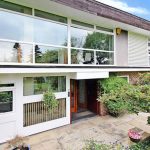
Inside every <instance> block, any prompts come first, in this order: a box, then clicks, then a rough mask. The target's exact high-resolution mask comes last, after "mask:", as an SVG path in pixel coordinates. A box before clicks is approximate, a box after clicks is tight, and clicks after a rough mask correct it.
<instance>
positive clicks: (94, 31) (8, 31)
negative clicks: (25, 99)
mask: <svg viewBox="0 0 150 150" xmlns="http://www.w3.org/2000/svg"><path fill="white" fill-rule="evenodd" d="M0 4H1V3H0ZM4 8H5V7H4ZM12 8H16V9H17V8H18V9H21V8H20V6H17V5H13V4H12ZM6 9H7V8H6ZM8 9H9V8H8ZM22 9H23V10H22V11H23V12H24V11H25V10H26V11H30V9H29V8H27V7H23V8H22ZM19 12H20V11H19ZM34 12H35V17H33V16H30V17H29V16H27V15H19V14H16V13H10V12H7V11H0V20H1V23H0V53H1V55H0V62H7V63H8V62H9V63H10V62H14V63H43V64H44V63H47V64H91V65H113V64H114V34H113V30H112V29H107V28H104V27H100V26H94V25H91V24H87V23H83V22H79V21H75V20H71V27H69V28H68V24H67V18H65V17H61V16H58V15H54V14H51V13H47V12H43V11H40V10H36V9H35V11H34ZM39 17H40V18H39ZM68 35H69V36H68ZM70 35H71V36H70ZM68 37H70V39H69V38H68ZM68 50H69V51H68ZM68 55H70V56H68ZM70 58H71V60H70ZM68 60H69V62H68Z"/></svg>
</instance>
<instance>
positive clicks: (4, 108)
mask: <svg viewBox="0 0 150 150" xmlns="http://www.w3.org/2000/svg"><path fill="white" fill-rule="evenodd" d="M12 102H13V92H12V91H3V92H0V113H3V112H9V111H12V109H13V106H12V105H13V104H12Z"/></svg>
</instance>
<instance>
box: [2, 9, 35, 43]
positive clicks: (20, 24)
mask: <svg viewBox="0 0 150 150" xmlns="http://www.w3.org/2000/svg"><path fill="white" fill-rule="evenodd" d="M0 20H1V23H0V38H2V39H11V40H19V41H32V39H33V24H32V23H33V21H32V18H30V17H25V16H21V15H17V14H13V13H8V12H4V11H0Z"/></svg>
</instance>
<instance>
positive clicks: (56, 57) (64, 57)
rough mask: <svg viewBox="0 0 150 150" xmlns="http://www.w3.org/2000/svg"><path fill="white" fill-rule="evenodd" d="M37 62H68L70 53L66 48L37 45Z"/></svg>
mask: <svg viewBox="0 0 150 150" xmlns="http://www.w3.org/2000/svg"><path fill="white" fill-rule="evenodd" d="M35 62H36V63H52V64H67V63H68V53H67V49H65V48H56V47H49V46H39V45H36V46H35Z"/></svg>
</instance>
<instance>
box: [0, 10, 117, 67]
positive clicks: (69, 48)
mask: <svg viewBox="0 0 150 150" xmlns="http://www.w3.org/2000/svg"><path fill="white" fill-rule="evenodd" d="M0 11H5V12H8V13H13V14H17V15H21V16H26V17H30V18H33V19H39V20H43V21H47V22H52V23H56V24H60V25H65V26H66V27H67V36H68V38H67V46H60V45H53V44H44V43H35V42H26V41H16V40H9V39H1V38H0V41H6V42H18V43H22V44H32V46H33V58H32V59H33V62H32V63H21V65H26V64H27V65H39V64H41V63H35V55H34V53H35V49H34V47H35V45H41V46H49V47H56V48H66V49H67V50H68V52H67V53H68V63H67V64H51V63H44V64H43V63H42V64H43V65H81V64H71V52H70V51H71V49H74V48H75V49H79V50H89V51H91V50H92V51H94V59H95V61H94V62H95V63H94V64H93V65H90V64H87V65H89V66H106V65H103V64H99V65H97V64H96V51H101V52H108V53H113V56H114V57H113V58H114V63H113V64H107V66H115V64H116V63H115V58H116V56H115V55H116V50H115V30H114V29H113V32H107V31H102V30H98V29H96V27H97V26H98V25H93V24H92V25H93V26H94V28H90V27H84V26H80V25H76V24H73V23H72V22H71V20H73V19H69V18H67V23H62V22H58V21H54V20H50V19H45V18H41V17H38V16H35V15H34V8H32V15H29V14H24V13H20V12H15V11H12V10H8V9H4V8H0ZM41 11H42V10H41ZM56 15H57V14H56ZM60 17H61V16H60ZM62 17H63V16H62ZM75 21H76V20H75ZM77 21H78V20H77ZM79 22H80V21H79ZM83 23H85V24H86V22H83ZM87 24H88V23H87ZM71 27H75V28H79V29H85V30H89V31H92V32H99V33H103V34H108V35H112V36H113V37H114V40H113V47H114V50H113V51H106V50H98V49H85V48H76V47H71ZM2 64H4V65H5V64H8V65H9V64H11V65H20V64H19V63H12V62H2ZM84 66H86V65H85V64H84Z"/></svg>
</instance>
